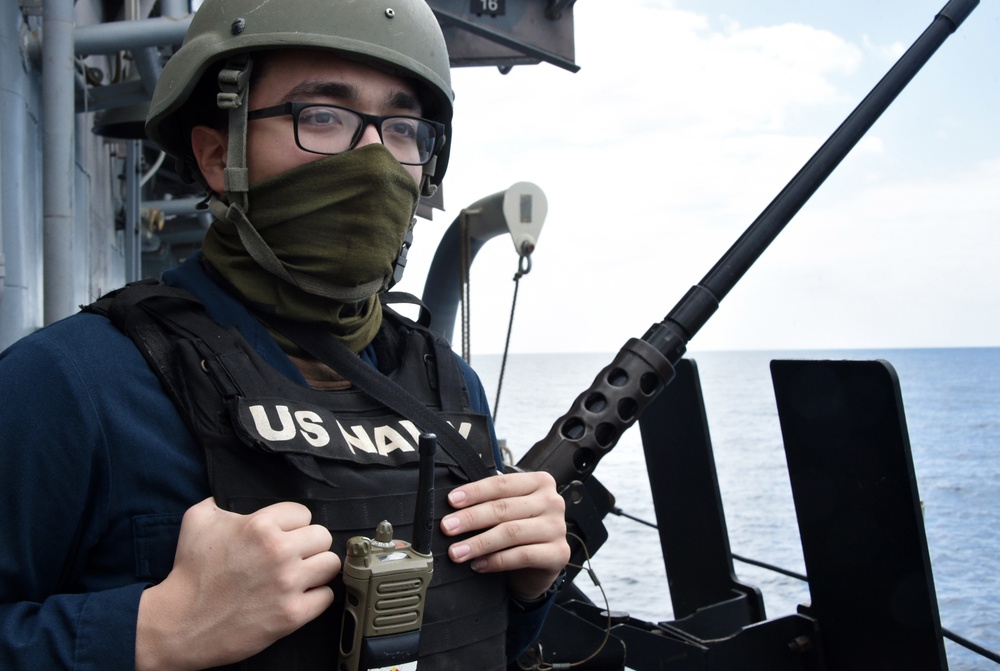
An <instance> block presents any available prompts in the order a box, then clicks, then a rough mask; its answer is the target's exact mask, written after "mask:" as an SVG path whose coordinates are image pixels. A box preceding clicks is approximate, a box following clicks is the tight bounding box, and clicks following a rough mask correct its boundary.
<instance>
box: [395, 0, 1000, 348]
mask: <svg viewBox="0 0 1000 671" xmlns="http://www.w3.org/2000/svg"><path fill="white" fill-rule="evenodd" d="M943 4H944V0H879V1H878V2H877V3H874V2H871V0H839V1H838V2H832V1H829V0H827V1H825V2H820V0H768V1H767V2H755V3H748V2H744V1H737V0H674V1H672V2H671V1H669V0H645V1H643V0H613V1H612V0H579V1H578V2H577V3H576V7H575V10H574V14H575V24H576V62H577V63H578V64H579V65H580V66H581V70H580V71H579V72H578V73H576V74H572V73H569V72H567V71H565V70H561V69H559V68H557V67H555V66H552V65H536V66H525V67H516V68H514V70H513V71H512V72H511V73H510V74H508V75H501V74H499V72H498V71H497V70H496V69H495V68H465V69H459V70H456V71H454V74H453V79H454V86H455V89H456V92H457V100H456V120H455V130H454V138H455V139H454V145H453V150H452V156H451V163H450V166H449V173H448V178H447V180H446V182H445V189H446V192H445V193H446V197H447V203H446V204H447V211H446V212H445V213H443V214H442V213H437V215H436V217H435V221H434V222H427V221H423V220H421V221H420V223H419V224H418V228H417V240H416V244H415V247H414V249H413V250H412V252H411V255H410V263H409V264H408V266H407V277H406V278H405V279H404V281H403V283H402V285H400V287H399V288H401V289H404V290H407V291H410V292H412V293H416V294H420V293H422V291H423V286H424V278H425V275H426V272H427V267H428V266H429V264H430V260H431V258H432V256H433V253H434V249H435V248H436V246H437V241H438V238H439V237H440V235H441V234H442V233H443V231H444V229H445V228H446V227H447V226H448V224H449V223H450V222H451V221H452V220H453V219H454V218H455V217H456V216H458V214H459V212H460V211H461V209H462V207H464V206H466V205H469V204H471V203H472V202H474V201H475V200H477V199H479V198H481V197H483V196H486V195H488V194H490V193H493V192H496V191H500V190H502V189H506V188H507V187H509V186H510V185H511V184H513V183H515V182H519V181H530V182H534V183H535V184H537V185H538V186H539V187H541V189H542V190H543V191H544V192H545V194H546V196H547V199H548V218H547V219H546V222H545V226H544V228H543V230H542V233H541V236H540V238H539V244H538V248H537V250H536V252H535V254H534V256H533V268H532V272H531V273H530V274H529V275H527V276H526V277H525V278H524V279H523V280H522V281H521V289H520V293H519V297H518V307H517V313H516V316H515V322H514V335H513V338H512V341H511V350H512V351H514V352H550V351H571V352H614V351H617V350H618V349H619V348H620V347H621V345H622V344H624V342H625V341H626V340H627V339H628V338H629V337H633V336H634V337H640V336H642V334H643V333H644V332H645V330H646V329H647V328H648V326H649V325H650V324H652V323H653V322H658V321H660V320H661V319H662V318H663V317H664V316H665V315H666V313H667V312H668V311H669V310H670V308H672V307H673V306H674V304H675V303H677V301H678V300H679V299H680V298H681V297H682V296H683V295H684V293H685V292H686V291H687V289H688V288H689V287H690V286H691V285H692V284H695V283H696V282H698V281H699V280H700V279H701V278H702V277H703V276H704V275H705V273H706V272H707V271H708V270H709V269H710V268H711V267H712V266H713V265H714V263H715V261H716V260H717V259H718V258H719V257H720V256H721V255H722V254H723V253H724V252H725V251H726V249H728V248H729V246H730V245H731V244H732V243H733V242H734V241H735V240H736V239H737V237H738V236H739V235H740V234H741V233H742V232H743V230H744V229H745V228H746V227H747V226H749V224H750V223H751V222H752V221H753V220H754V219H755V218H756V217H757V215H758V214H760V212H761V211H762V210H763V209H764V207H765V206H766V205H767V204H768V203H769V202H770V201H771V200H772V199H773V198H774V196H775V195H777V193H778V192H779V191H780V190H781V188H782V187H783V186H784V185H785V184H786V183H787V182H788V181H789V180H790V179H791V178H792V177H793V176H794V174H795V173H796V172H797V171H798V170H799V168H800V167H801V166H802V165H803V164H804V163H805V162H806V160H807V159H808V158H809V157H810V156H811V155H812V154H813V153H814V152H815V151H816V149H818V148H819V146H820V145H821V144H822V143H823V141H825V140H826V138H827V137H828V136H829V135H830V134H831V133H832V132H833V131H834V130H835V129H836V127H837V126H838V125H839V124H840V122H841V121H842V120H843V119H844V118H845V117H846V116H847V115H848V114H849V113H850V112H851V110H852V109H854V107H855V106H856V105H857V104H858V103H859V102H860V101H861V100H862V98H863V97H864V96H865V95H866V94H867V93H868V91H869V90H870V89H871V88H872V87H873V86H874V85H875V84H876V83H877V81H878V80H879V79H880V78H881V76H882V75H883V74H884V73H885V72H886V71H887V70H888V69H889V67H891V65H892V64H893V63H894V62H895V60H896V59H897V58H898V57H899V56H900V55H901V54H902V53H903V51H904V50H905V49H906V48H907V47H908V46H909V45H910V44H911V43H912V42H913V41H914V40H915V39H916V38H917V37H918V36H919V35H920V33H921V32H922V31H923V30H924V29H925V28H926V27H927V26H928V25H929V24H930V23H931V21H932V19H933V17H934V15H935V14H936V13H937V11H938V10H939V9H940V8H941V7H942V6H943ZM998 4H1000V3H998V2H996V0H985V2H983V3H982V4H981V5H980V6H979V7H978V8H977V9H976V10H975V11H974V12H973V13H972V15H971V16H970V17H969V19H968V20H967V21H966V22H965V24H964V25H963V26H962V27H961V28H960V29H959V31H958V32H957V33H955V35H953V36H952V37H951V38H949V39H948V40H947V41H946V42H945V44H944V45H943V46H942V48H941V49H940V50H939V51H938V53H937V54H936V55H935V56H934V57H933V58H932V59H931V61H930V62H929V63H928V64H927V66H925V67H924V69H923V70H922V71H921V72H920V73H918V75H917V77H916V78H915V79H914V81H913V82H911V84H910V85H909V87H908V88H907V89H906V90H905V91H904V92H903V93H902V95H901V96H900V97H899V98H898V99H897V100H896V102H895V103H894V104H893V105H892V106H891V107H890V108H889V110H888V111H887V112H886V113H885V114H884V115H883V116H882V118H881V119H880V120H879V122H878V123H877V124H876V125H875V126H874V127H873V128H872V129H871V130H870V131H869V133H868V135H867V136H866V137H865V139H863V140H862V142H861V143H860V144H859V145H858V146H857V147H856V148H855V149H854V151H853V152H852V153H851V155H850V156H848V157H847V159H846V160H845V161H844V162H843V163H842V164H841V166H840V167H839V168H838V169H837V171H836V172H835V173H834V174H833V176H832V177H830V178H829V179H828V180H827V181H826V183H825V184H824V185H823V186H822V187H821V188H820V190H819V191H818V192H817V193H816V195H815V196H813V198H812V199H811V200H810V202H809V203H808V204H807V205H806V206H805V207H804V208H803V209H802V211H800V213H799V214H798V215H797V216H796V217H795V219H793V220H792V222H791V223H790V224H789V225H788V227H787V229H786V230H785V231H784V232H783V233H782V234H781V236H779V238H778V240H777V241H776V242H775V243H774V244H773V245H772V246H771V247H770V248H769V249H768V250H767V251H766V252H765V253H764V255H763V256H762V257H761V259H760V260H759V261H758V262H757V263H756V264H755V265H754V267H753V268H751V270H750V271H749V272H748V273H747V275H746V276H745V277H744V279H743V280H742V281H741V282H740V283H739V284H738V285H737V286H736V288H735V289H734V290H733V291H732V292H731V293H730V294H729V296H728V297H727V298H726V299H725V300H724V301H723V302H722V305H721V307H720V309H719V311H718V312H717V313H716V315H715V316H714V317H713V318H712V319H711V321H710V322H709V323H708V324H707V325H706V326H705V327H704V328H703V329H702V330H701V332H700V333H698V334H697V336H696V337H695V338H694V340H693V341H692V342H691V346H690V348H691V349H692V350H693V351H697V350H739V349H831V348H885V347H944V346H984V345H989V346H996V345H1000V259H998V251H1000V140H998V138H1000V133H998V130H997V120H998V119H1000V46H998V44H997V42H996V36H997V35H998V34H1000V7H998ZM516 269H517V256H516V254H515V252H514V248H513V246H512V245H511V244H510V242H509V241H508V239H506V238H498V239H496V240H494V241H492V242H491V243H490V244H488V245H487V246H486V247H485V248H484V249H483V251H482V252H481V253H480V255H479V256H478V257H477V259H476V263H475V265H474V267H473V276H472V289H473V297H472V314H473V322H472V349H473V352H474V353H477V352H478V353H489V352H499V351H501V350H502V348H503V344H504V337H505V333H506V328H507V320H508V317H509V308H510V301H511V298H512V293H513V282H512V281H511V278H512V276H513V274H514V272H515V271H516ZM456 333H458V329H456ZM454 340H455V346H456V348H458V347H459V337H458V336H457V335H456V337H455V339H454Z"/></svg>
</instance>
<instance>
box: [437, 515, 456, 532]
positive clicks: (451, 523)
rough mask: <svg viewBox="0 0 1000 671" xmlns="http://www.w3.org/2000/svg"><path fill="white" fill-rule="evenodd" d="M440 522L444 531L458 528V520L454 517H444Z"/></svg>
mask: <svg viewBox="0 0 1000 671" xmlns="http://www.w3.org/2000/svg"><path fill="white" fill-rule="evenodd" d="M441 524H443V525H444V528H445V531H454V530H455V529H457V528H458V520H457V519H456V518H454V517H445V518H444V519H443V520H441Z"/></svg>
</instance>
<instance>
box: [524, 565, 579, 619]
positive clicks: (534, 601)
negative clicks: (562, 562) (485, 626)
mask: <svg viewBox="0 0 1000 671" xmlns="http://www.w3.org/2000/svg"><path fill="white" fill-rule="evenodd" d="M565 580H566V569H565V568H564V569H563V570H562V571H560V572H559V575H557V576H556V579H555V580H553V581H552V584H551V585H549V587H548V589H546V590H545V591H544V592H542V593H541V594H539V595H538V596H536V597H534V598H524V597H520V596H518V595H517V594H515V593H512V594H511V598H510V602H511V605H512V606H513V607H514V608H515V609H517V610H519V611H521V612H525V613H527V612H531V611H533V610H535V609H537V608H539V607H541V606H542V605H544V604H546V603H548V602H549V601H550V600H551V599H552V598H553V597H554V596H555V594H556V592H558V591H559V589H560V588H561V587H562V585H563V582H565Z"/></svg>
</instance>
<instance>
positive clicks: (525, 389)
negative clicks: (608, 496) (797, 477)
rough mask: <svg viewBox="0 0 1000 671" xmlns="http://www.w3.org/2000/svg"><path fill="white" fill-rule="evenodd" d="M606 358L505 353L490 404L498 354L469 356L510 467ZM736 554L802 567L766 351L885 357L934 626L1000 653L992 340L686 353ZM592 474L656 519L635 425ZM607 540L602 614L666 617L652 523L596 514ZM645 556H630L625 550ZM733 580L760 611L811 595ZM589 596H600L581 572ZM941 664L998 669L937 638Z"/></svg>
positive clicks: (996, 364) (999, 469) (778, 610)
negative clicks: (492, 408) (961, 344)
mask: <svg viewBox="0 0 1000 671" xmlns="http://www.w3.org/2000/svg"><path fill="white" fill-rule="evenodd" d="M613 358H614V354H556V355H550V354H544V355H541V354H539V355H511V356H510V357H509V358H508V360H507V363H506V367H505V371H504V376H503V380H502V386H501V390H500V395H499V402H498V403H497V397H496V390H497V382H498V379H499V371H500V364H501V358H500V357H499V356H498V355H482V356H479V357H475V358H474V359H473V361H472V363H473V366H474V367H475V368H476V369H477V371H478V372H479V374H480V376H481V377H482V378H483V382H484V385H485V386H486V389H487V393H488V395H489V396H490V401H491V403H494V404H495V405H496V412H497V433H498V435H499V436H500V438H501V439H504V440H505V441H506V443H507V445H508V446H509V447H510V449H511V452H512V453H513V456H514V460H515V461H516V460H517V458H519V457H520V456H521V455H523V454H524V452H526V451H527V450H528V448H530V447H531V446H532V445H534V444H535V443H536V442H537V441H539V440H540V439H542V438H543V437H544V436H545V435H546V434H547V433H548V431H549V428H550V427H551V426H552V424H553V422H554V421H555V420H556V419H558V418H559V417H561V416H562V415H563V414H565V413H566V411H567V410H568V409H569V407H570V405H571V404H572V402H573V400H574V399H575V398H576V397H577V396H578V395H579V394H580V393H581V392H583V391H584V390H586V389H587V388H588V387H589V386H590V384H591V382H592V381H593V380H594V377H595V376H596V375H597V373H598V372H599V371H600V370H601V369H602V368H604V367H605V366H606V365H607V364H609V363H610V362H611V360H612V359H613ZM689 358H692V359H694V360H695V361H696V363H697V365H698V371H699V375H700V378H701V383H702V389H703V393H704V397H705V407H706V414H707V416H708V422H709V428H710V431H711V439H712V444H713V449H714V453H715V460H716V467H717V471H718V476H719V487H720V490H721V494H722V500H723V505H724V508H725V516H726V523H727V526H728V530H729V537H730V545H731V549H732V551H733V553H735V554H737V555H740V556H742V557H748V558H751V559H754V560H758V561H763V562H766V563H768V564H772V565H776V566H780V567H782V568H785V569H789V570H791V571H794V572H797V573H800V574H803V573H805V566H804V563H803V560H802V548H801V545H800V543H799V536H798V527H797V524H796V519H795V509H794V505H793V503H792V493H791V487H790V485H789V482H788V470H787V466H786V463H785V456H784V450H783V448H782V441H781V431H780V427H779V425H778V419H777V411H776V408H775V402H774V392H773V389H772V386H771V380H770V372H769V367H768V366H769V362H770V361H771V360H772V359H855V360H871V359H883V360H886V361H888V362H889V363H890V364H892V366H893V367H894V368H895V370H896V372H897V373H898V375H899V379H900V387H901V391H902V396H903V403H904V410H905V415H906V420H907V425H908V432H909V437H910V443H911V449H912V452H913V464H914V470H915V472H916V476H917V486H918V490H919V495H920V499H921V502H922V504H923V507H924V521H925V527H926V534H927V543H928V547H929V552H930V557H931V564H932V570H933V575H934V583H935V586H936V590H937V600H938V608H939V611H940V615H941V623H942V626H943V627H945V628H946V629H948V630H950V631H952V632H954V633H956V634H958V635H960V636H963V637H965V638H968V639H971V640H972V641H975V642H976V643H978V644H980V645H982V646H984V647H986V648H988V649H990V650H992V651H994V652H1000V603H998V601H997V596H998V591H1000V589H998V580H997V576H998V574H1000V451H998V447H1000V348H975V349H910V350H873V351H858V350H852V351H816V352H805V351H795V352H694V353H691V354H689ZM595 476H596V477H598V479H599V480H600V481H601V483H602V484H603V485H604V486H605V487H607V488H608V489H609V490H610V491H611V493H612V494H613V495H614V496H615V498H616V504H617V505H618V507H620V508H621V509H622V510H623V512H625V513H628V514H629V515H632V516H635V517H639V518H642V519H645V520H649V521H650V522H655V516H654V513H653V504H652V499H651V495H650V489H649V481H648V478H647V475H646V471H645V461H644V457H643V453H642V445H641V442H640V436H639V431H638V428H637V427H633V428H632V429H631V430H629V431H628V432H626V433H625V435H624V436H623V437H622V439H621V440H620V441H619V443H618V445H617V446H616V447H615V449H614V450H613V451H612V452H611V453H610V454H609V455H608V456H606V457H605V458H604V460H603V461H601V463H600V464H599V465H598V467H597V470H596V471H595ZM605 525H606V526H607V528H608V533H609V540H608V542H607V543H606V544H605V545H604V546H603V547H602V548H601V549H600V551H599V552H598V553H597V555H596V556H595V557H594V558H593V561H592V564H593V568H594V571H595V572H596V574H597V576H598V577H599V579H600V582H601V585H602V586H603V588H604V590H605V592H606V593H607V599H608V601H609V603H610V607H611V609H612V610H616V611H625V612H628V613H629V614H631V615H632V616H633V617H636V618H639V619H642V620H647V621H651V622H657V621H663V620H669V619H672V617H673V613H672V609H671V602H670V593H669V589H668V587H667V581H666V574H665V571H664V568H663V562H662V557H661V555H660V549H659V541H658V537H657V536H656V531H655V530H653V529H651V528H649V527H647V526H644V525H642V524H639V523H637V522H635V521H633V520H630V519H628V518H626V517H620V516H614V515H609V516H608V518H607V519H605ZM638 547H641V548H643V549H644V551H645V552H648V553H649V560H648V561H644V562H636V561H635V549H636V548H638ZM734 568H735V570H736V574H737V578H738V579H739V580H740V581H741V582H744V583H749V584H751V585H754V586H757V587H759V588H760V589H761V591H762V593H763V597H764V604H765V608H766V611H767V616H768V617H769V618H775V617H781V616H784V615H789V614H793V613H794V612H795V611H796V607H797V605H798V604H804V603H808V602H809V589H808V586H807V585H806V584H805V583H803V582H801V581H798V580H796V579H794V578H790V577H786V576H784V575H781V574H779V573H774V572H771V571H768V570H765V569H762V568H758V567H755V566H752V565H749V564H743V563H740V562H738V561H737V562H735V564H734ZM577 584H578V586H579V587H580V588H581V589H582V590H583V591H584V592H585V593H586V594H587V595H588V596H589V597H590V598H591V599H592V600H594V602H595V603H599V604H603V599H604V597H603V596H602V595H601V593H600V591H599V590H598V589H597V588H596V587H594V586H593V585H592V584H591V582H590V581H589V580H587V579H586V578H585V577H583V576H582V574H581V577H579V578H578V579H577ZM945 650H946V653H947V656H948V663H949V668H950V669H951V670H952V671H972V670H973V669H1000V666H998V665H996V664H994V663H993V662H991V661H989V660H986V659H984V658H982V657H980V656H978V655H975V654H973V653H971V652H969V651H967V650H965V649H964V648H962V647H960V646H958V645H956V644H954V643H952V642H951V641H947V640H946V642H945Z"/></svg>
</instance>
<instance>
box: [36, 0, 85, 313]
mask: <svg viewBox="0 0 1000 671" xmlns="http://www.w3.org/2000/svg"><path fill="white" fill-rule="evenodd" d="M42 36H43V37H42V109H43V110H44V113H43V115H42V171H43V175H44V177H43V179H44V183H43V186H42V210H43V211H42V222H43V223H42V235H43V245H42V249H43V259H44V261H43V263H44V271H43V278H44V284H43V286H44V293H45V298H44V302H43V304H44V321H45V323H46V324H51V323H52V322H54V321H57V320H59V319H62V318H63V317H66V316H69V315H71V314H73V313H74V312H75V311H76V309H77V301H76V300H75V298H74V292H73V285H74V279H75V278H74V276H73V272H72V270H71V269H72V268H73V267H74V265H75V264H74V261H73V251H74V250H73V223H74V217H73V166H74V164H75V161H74V157H73V149H74V147H75V145H76V142H75V133H74V119H73V117H74V106H73V82H74V66H73V62H74V61H73V59H74V56H73V0H45V5H44V7H43V11H42Z"/></svg>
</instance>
